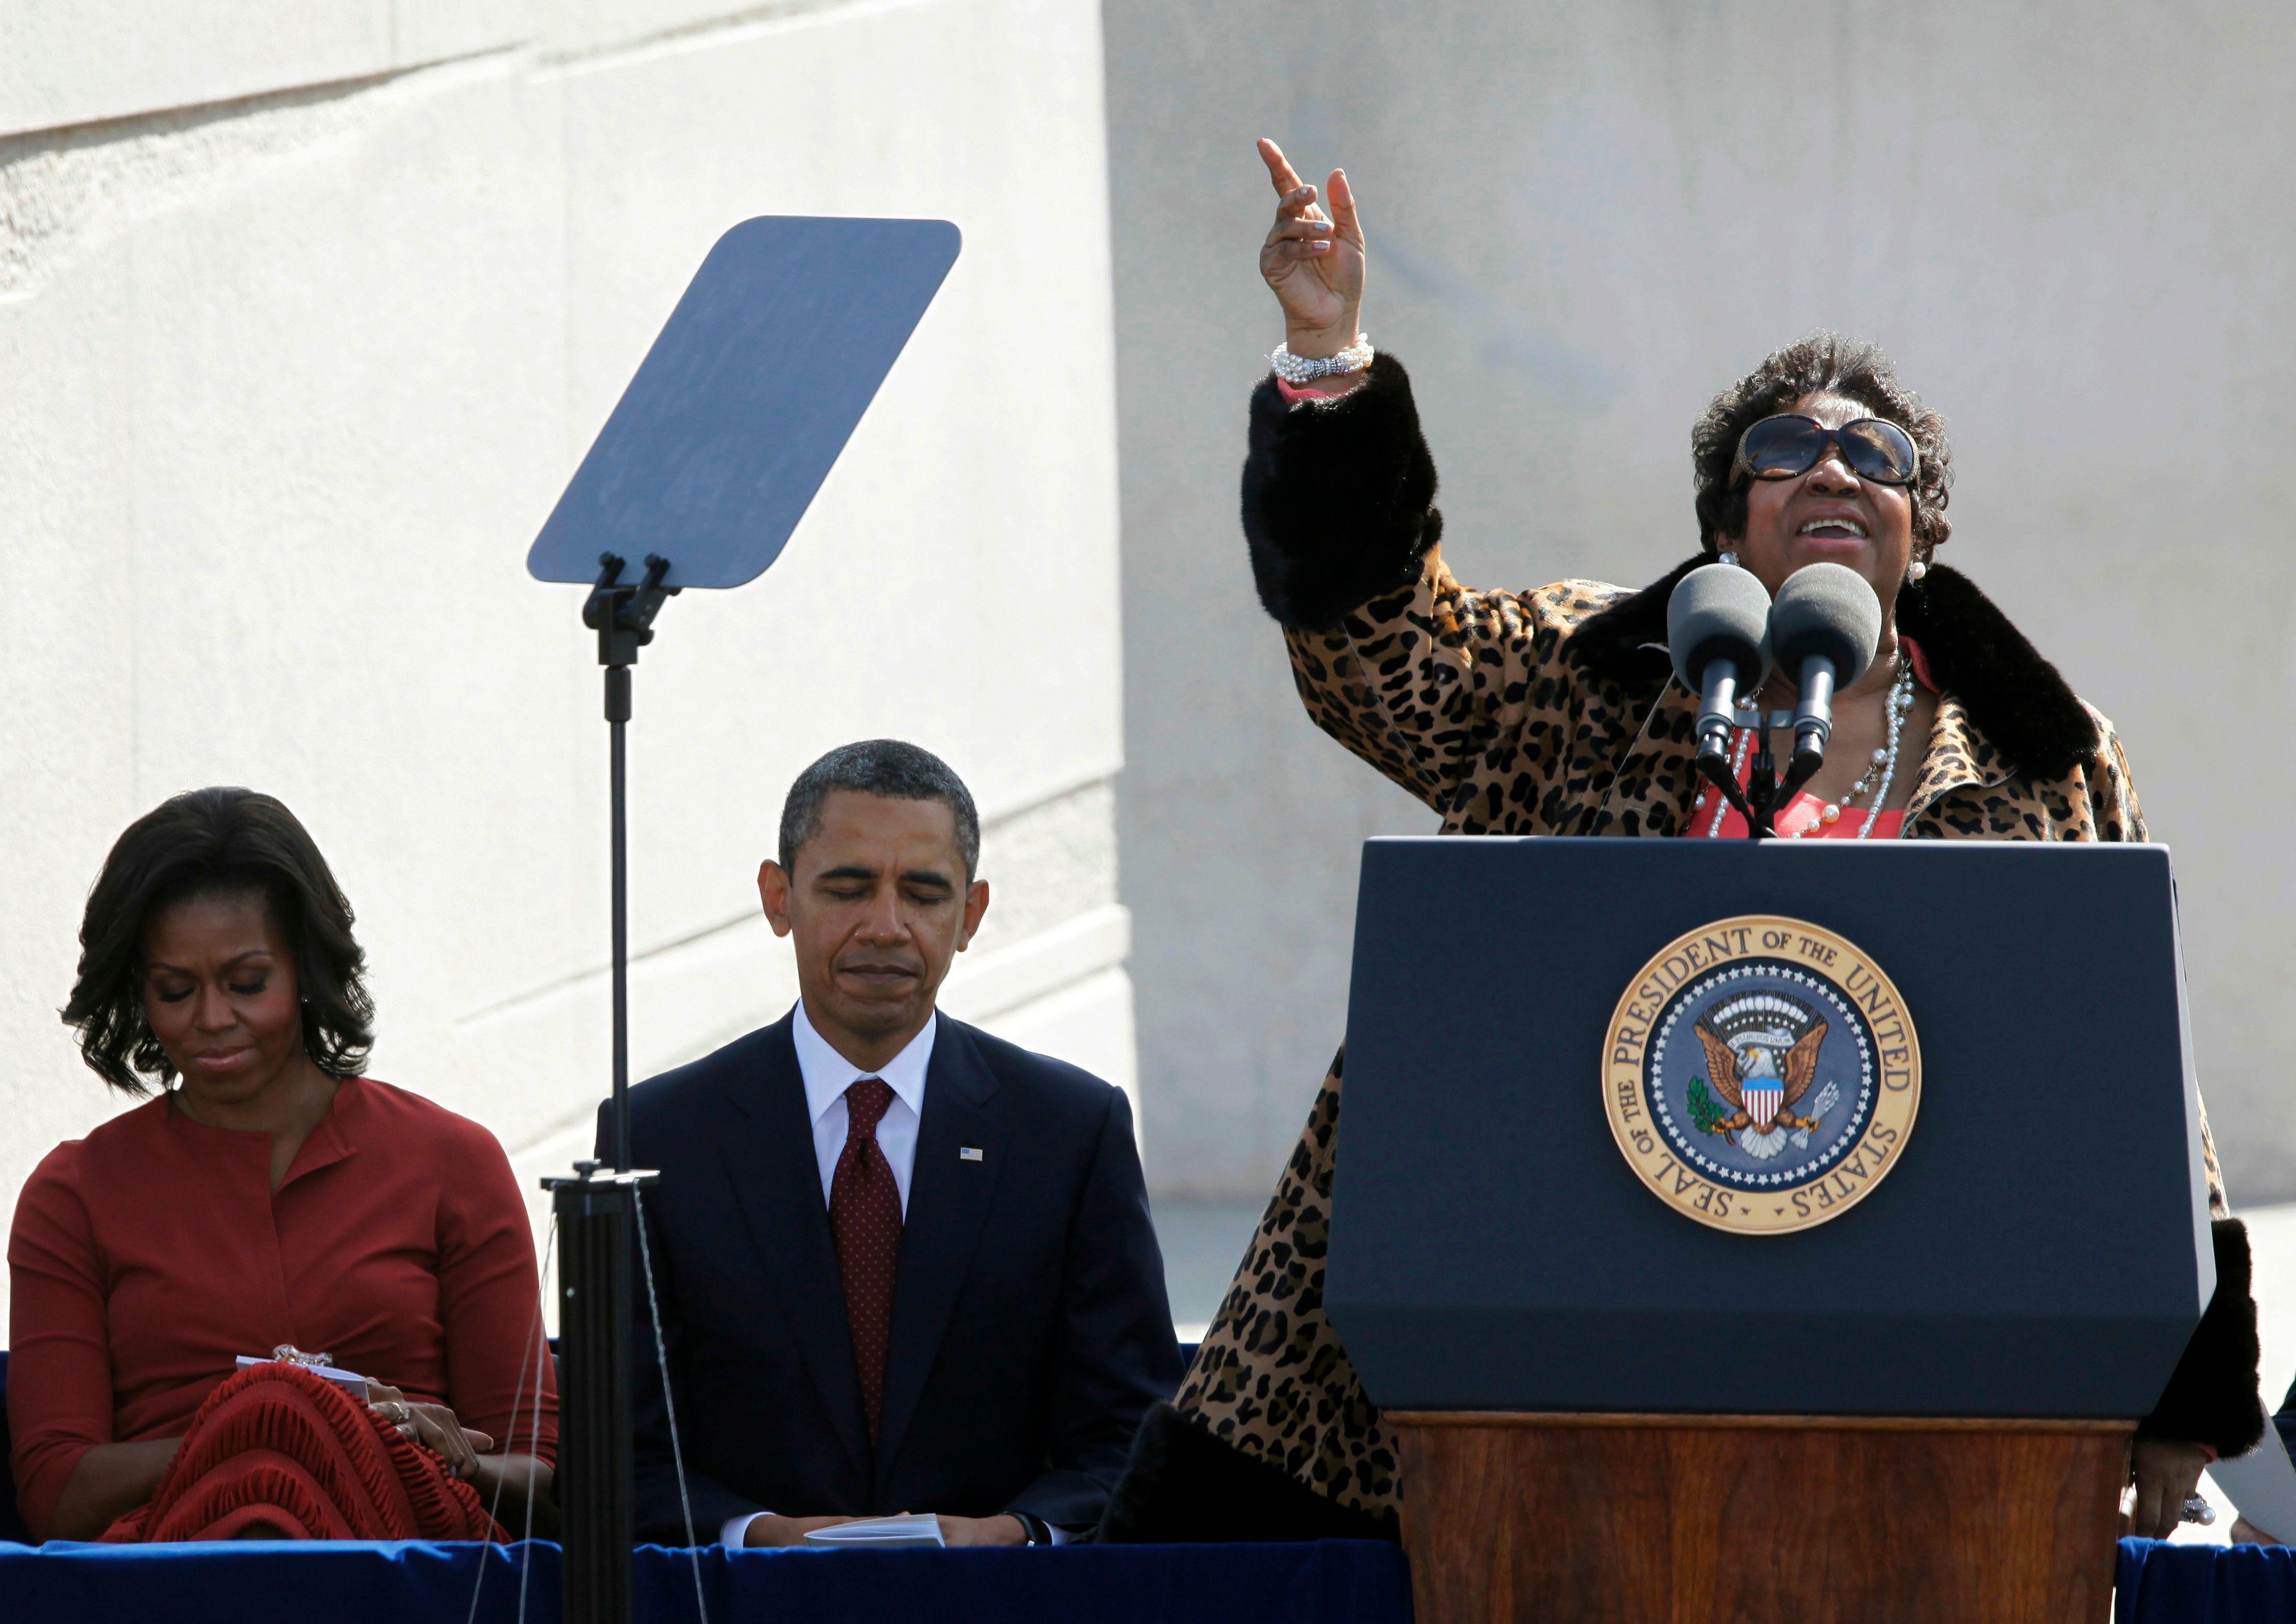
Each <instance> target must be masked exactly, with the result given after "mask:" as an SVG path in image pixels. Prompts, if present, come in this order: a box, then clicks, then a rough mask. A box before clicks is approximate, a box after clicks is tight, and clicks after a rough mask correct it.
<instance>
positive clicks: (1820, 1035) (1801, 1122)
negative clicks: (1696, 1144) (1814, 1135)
mask: <svg viewBox="0 0 2296 1624" xmlns="http://www.w3.org/2000/svg"><path fill="white" fill-rule="evenodd" d="M1693 1030H1694V1031H1695V1032H1697V1034H1698V1041H1699V1043H1700V1045H1701V1046H1703V1047H1704V1049H1705V1050H1706V1069H1707V1070H1708V1072H1709V1073H1710V1075H1711V1076H1712V1077H1713V1079H1714V1091H1715V1093H1717V1094H1719V1095H1721V1096H1722V1098H1723V1100H1724V1102H1725V1103H1727V1104H1728V1106H1729V1107H1730V1110H1729V1112H1728V1114H1726V1115H1725V1114H1724V1113H1723V1111H1721V1109H1720V1108H1719V1107H1718V1106H1716V1105H1715V1103H1713V1101H1712V1099H1711V1098H1709V1099H1707V1101H1706V1102H1705V1103H1706V1110H1705V1111H1701V1110H1699V1108H1698V1107H1699V1097H1698V1096H1699V1095H1703V1094H1705V1092H1706V1090H1705V1089H1704V1088H1703V1087H1698V1086H1697V1083H1698V1082H1702V1081H1703V1079H1697V1081H1696V1082H1693V1087H1692V1093H1691V1103H1690V1114H1691V1117H1692V1119H1693V1120H1694V1121H1695V1122H1696V1123H1697V1124H1698V1126H1699V1127H1700V1128H1703V1129H1704V1130H1705V1131H1706V1132H1708V1133H1710V1134H1721V1135H1723V1136H1728V1135H1731V1134H1734V1133H1736V1132H1737V1131H1738V1130H1739V1129H1740V1128H1751V1127H1752V1126H1753V1124H1754V1119H1753V1118H1752V1116H1751V1115H1750V1114H1749V1113H1748V1112H1747V1110H1746V1099H1745V1093H1744V1090H1743V1087H1742V1081H1743V1079H1742V1078H1741V1075H1740V1072H1739V1070H1738V1056H1737V1054H1735V1053H1734V1052H1733V1050H1732V1049H1731V1047H1730V1046H1729V1044H1727V1043H1726V1042H1725V1041H1724V1040H1723V1038H1722V1035H1721V1034H1720V1033H1719V1032H1717V1031H1716V1030H1715V1029H1713V1028H1712V1027H1710V1026H1709V1025H1707V1024H1706V1022H1705V1021H1703V1020H1701V1021H1699V1022H1698V1024H1697V1025H1696V1026H1695V1027H1694V1028H1693ZM1825 1032H1826V1025H1825V1021H1818V1022H1816V1024H1815V1025H1813V1026H1812V1027H1811V1028H1810V1029H1809V1030H1808V1031H1807V1032H1805V1033H1803V1034H1802V1037H1801V1039H1800V1042H1798V1043H1796V1044H1795V1045H1794V1046H1793V1047H1792V1048H1791V1049H1788V1050H1787V1051H1786V1057H1785V1062H1784V1065H1783V1066H1782V1067H1781V1068H1780V1069H1779V1078H1780V1080H1781V1081H1782V1082H1783V1083H1784V1093H1785V1099H1784V1103H1783V1104H1782V1105H1780V1107H1779V1108H1778V1113H1777V1116H1776V1117H1775V1120H1776V1121H1779V1122H1782V1123H1784V1125H1785V1126H1786V1127H1788V1128H1800V1129H1801V1130H1802V1131H1803V1132H1805V1133H1807V1132H1808V1131H1809V1130H1810V1129H1811V1128H1816V1126H1817V1120H1816V1118H1815V1117H1798V1116H1796V1115H1795V1114H1794V1111H1793V1108H1794V1107H1795V1106H1796V1105H1799V1104H1800V1103H1801V1096H1802V1095H1805V1094H1808V1092H1809V1086H1810V1084H1811V1083H1812V1082H1813V1081H1815V1080H1816V1077H1817V1051H1818V1046H1819V1045H1821V1044H1823V1043H1824V1042H1825ZM1709 1112H1710V1113H1712V1114H1711V1120H1709V1114H1708V1113H1709ZM1821 1114H1822V1113H1821Z"/></svg>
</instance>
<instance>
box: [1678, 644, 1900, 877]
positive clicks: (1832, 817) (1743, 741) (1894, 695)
mask: <svg viewBox="0 0 2296 1624" xmlns="http://www.w3.org/2000/svg"><path fill="white" fill-rule="evenodd" d="M1913 708H1914V662H1913V661H1912V660H1903V661H1902V662H1901V663H1900V665H1899V667H1898V675H1897V677H1896V678H1895V679H1894V680H1893V681H1892V682H1891V683H1890V697H1889V701H1888V702H1887V704H1886V706H1885V707H1884V709H1885V714H1886V715H1887V718H1888V721H1889V728H1890V743H1889V747H1888V748H1887V749H1885V750H1875V751H1874V759H1873V760H1872V761H1870V762H1868V763H1867V764H1866V770H1865V771H1864V772H1863V773H1861V774H1859V775H1858V776H1857V783H1853V784H1851V785H1850V786H1849V791H1847V792H1846V793H1845V794H1844V795H1843V796H1842V797H1841V800H1838V801H1827V802H1826V803H1825V807H1824V808H1822V809H1821V810H1820V811H1819V813H1818V815H1817V821H1818V822H1819V823H1820V824H1837V823H1840V822H1841V815H1842V813H1843V812H1844V811H1845V810H1847V809H1848V808H1849V803H1850V802H1851V801H1853V800H1857V798H1858V797H1859V796H1860V795H1865V794H1868V793H1870V794H1872V796H1873V797H1874V800H1873V804H1872V805H1871V806H1869V807H1868V808H1866V821H1865V823H1864V824H1861V825H1860V826H1859V827H1858V830H1857V838H1858V839H1859V840H1861V841H1862V840H1865V839H1866V837H1867V836H1869V835H1871V834H1872V833H1874V824H1877V823H1879V822H1880V821H1881V819H1882V806H1883V805H1884V803H1886V802H1887V801H1888V800H1889V799H1890V784H1891V783H1895V782H1896V780H1897V776H1898V745H1899V742H1900V738H1901V735H1902V734H1903V733H1904V731H1905V726H1906V714H1907V712H1908V711H1910V710H1911V709H1913ZM1759 726H1761V722H1760V720H1759V717H1758V719H1757V720H1756V721H1755V723H1754V724H1753V726H1747V727H1737V728H1734V729H1733V731H1734V732H1735V733H1736V734H1737V735H1738V739H1737V749H1736V750H1735V751H1734V753H1733V755H1732V757H1731V761H1730V775H1731V777H1732V778H1734V780H1736V781H1737V782H1738V783H1744V782H1745V778H1746V757H1747V754H1748V752H1749V751H1750V750H1751V748H1752V746H1753V738H1754V729H1755V728H1756V727H1759ZM1877 774H1878V775H1879V777H1880V782H1879V783H1876V782H1875V775H1877ZM1711 792H1712V794H1713V797H1714V802H1715V806H1714V821H1713V823H1712V824H1710V825H1708V827H1707V830H1706V838H1707V839H1708V840H1717V839H1718V838H1720V836H1721V833H1722V819H1723V817H1724V816H1725V809H1724V800H1723V795H1722V790H1721V787H1720V786H1719V785H1715V786H1713V787H1712V791H1711ZM1806 833H1808V831H1807V830H1803V829H1797V830H1795V831H1794V832H1793V833H1792V834H1789V835H1787V836H1786V837H1785V838H1786V839H1788V840H1790V841H1798V840H1800V839H1801V838H1802V836H1803V835H1804V834H1806Z"/></svg>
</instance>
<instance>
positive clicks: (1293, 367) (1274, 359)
mask: <svg viewBox="0 0 2296 1624" xmlns="http://www.w3.org/2000/svg"><path fill="white" fill-rule="evenodd" d="M1371 357H1372V348H1371V339H1370V338H1369V337H1368V336H1367V335H1366V334H1364V333H1360V332H1358V333H1357V334H1356V341H1355V342H1354V343H1352V344H1350V345H1349V346H1348V347H1347V348H1346V349H1342V350H1341V351H1340V352H1339V354H1337V355H1335V356H1326V357H1324V358H1323V359H1322V360H1319V361H1311V360H1308V359H1307V358H1306V357H1301V356H1295V355H1293V354H1292V347H1291V346H1290V345H1288V344H1278V345H1277V346H1276V347H1275V354H1274V355H1272V356H1270V357H1267V364H1268V365H1270V366H1273V367H1274V368H1275V375H1276V376H1277V377H1279V378H1281V379H1283V381H1284V382H1286V383H1289V384H1292V385H1293V386H1295V387H1296V386H1298V385H1300V384H1302V383H1313V382H1314V381H1316V379H1318V378H1333V377H1337V376H1338V375H1339V374H1340V373H1359V372H1361V371H1363V369H1364V368H1365V367H1366V366H1369V365H1371Z"/></svg>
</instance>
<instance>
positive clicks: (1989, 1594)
mask: <svg viewBox="0 0 2296 1624" xmlns="http://www.w3.org/2000/svg"><path fill="white" fill-rule="evenodd" d="M1386 1420H1387V1423H1388V1424H1389V1425H1390V1426H1391V1427H1393V1428H1394V1429H1395V1431H1396V1433H1397V1435H1398V1441H1399V1444H1400V1448H1401V1451H1402V1459H1403V1484H1404V1509H1403V1534H1404V1548H1405V1549H1406V1551H1407V1552H1408V1553H1409V1554H1410V1557H1411V1588H1412V1599H1413V1603H1414V1605H1415V1612H1416V1613H1417V1618H1418V1624H1514V1621H1515V1620H1559V1621H1562V1624H1611V1621H1613V1620H1615V1621H1616V1624H1720V1621H1723V1620H1746V1621H1747V1624H1836V1621H1837V1620H1839V1621H1840V1624H1884V1621H1885V1620H1907V1624H1915V1621H1916V1620H1918V1624H1963V1621H1964V1620H1965V1621H1967V1624H2102V1620H2104V1619H2105V1618H2106V1616H2107V1613H2108V1611H2109V1608H2110V1605H2111V1600H2110V1598H2111V1596H2112V1570H2113V1541H2114V1539H2115V1538H2116V1537H2117V1536H2118V1535H2119V1533H2120V1486H2121V1483H2122V1481H2123V1480H2124V1478H2125V1477H2126V1475H2127V1469H2128V1439H2129V1434H2130V1433H2132V1432H2133V1431H2135V1430H2136V1428H2135V1424H2134V1423H2124V1422H2079V1421H2057V1422H2038V1421H1940V1420H1916V1419H1904V1420H1900V1419H1866V1418H1857V1417H1831V1416H1808V1415H1784V1416H1767V1415H1761V1416H1735V1415H1511V1414H1484V1413H1472V1412H1449V1411H1428V1410H1423V1411H1390V1412H1389V1414H1388V1415H1387V1416H1386Z"/></svg>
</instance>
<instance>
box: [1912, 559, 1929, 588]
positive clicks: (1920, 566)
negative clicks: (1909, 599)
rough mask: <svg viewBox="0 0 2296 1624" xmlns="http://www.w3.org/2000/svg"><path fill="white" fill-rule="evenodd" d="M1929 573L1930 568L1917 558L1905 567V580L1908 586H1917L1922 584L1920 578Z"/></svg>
mask: <svg viewBox="0 0 2296 1624" xmlns="http://www.w3.org/2000/svg"><path fill="white" fill-rule="evenodd" d="M1929 572H1930V567H1929V566H1928V565H1927V564H1925V563H1923V562H1922V561H1921V560H1920V559H1918V558H1917V559H1915V560H1914V562H1912V563H1910V564H1907V566H1906V580H1907V583H1908V584H1909V585H1911V586H1920V585H1921V584H1922V577H1923V576H1925V575H1927V574H1928V573H1929Z"/></svg>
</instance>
